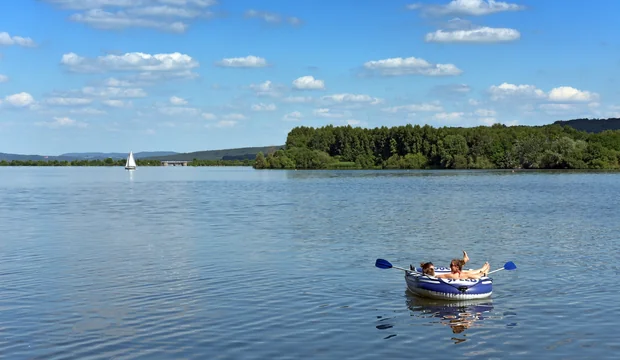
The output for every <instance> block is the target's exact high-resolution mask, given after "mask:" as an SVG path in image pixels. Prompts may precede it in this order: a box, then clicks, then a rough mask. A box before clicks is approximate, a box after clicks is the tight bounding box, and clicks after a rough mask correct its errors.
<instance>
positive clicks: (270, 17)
mask: <svg viewBox="0 0 620 360" xmlns="http://www.w3.org/2000/svg"><path fill="white" fill-rule="evenodd" d="M245 17H246V18H257V19H261V20H263V21H265V22H268V23H273V24H279V23H280V22H282V16H280V15H278V14H276V13H272V12H267V11H258V10H248V11H246V12H245ZM286 22H288V23H289V24H290V25H300V24H301V20H300V19H299V18H297V17H294V16H289V17H286Z"/></svg>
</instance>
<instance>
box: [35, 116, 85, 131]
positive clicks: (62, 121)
mask: <svg viewBox="0 0 620 360" xmlns="http://www.w3.org/2000/svg"><path fill="white" fill-rule="evenodd" d="M53 119H54V121H40V122H35V125H38V126H47V127H49V128H52V129H55V128H61V127H78V128H85V127H87V126H88V124H86V123H83V122H79V121H76V120H74V119H71V118H69V117H66V116H65V117H54V118H53Z"/></svg>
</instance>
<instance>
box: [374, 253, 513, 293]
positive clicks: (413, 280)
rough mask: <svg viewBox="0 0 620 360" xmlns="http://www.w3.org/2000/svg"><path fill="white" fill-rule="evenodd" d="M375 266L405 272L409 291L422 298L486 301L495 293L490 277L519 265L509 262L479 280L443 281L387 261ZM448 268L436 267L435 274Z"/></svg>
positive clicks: (377, 262)
mask: <svg viewBox="0 0 620 360" xmlns="http://www.w3.org/2000/svg"><path fill="white" fill-rule="evenodd" d="M375 266H376V267H378V268H379V269H398V270H402V271H404V272H405V281H406V282H407V289H408V290H409V291H410V292H412V293H414V294H416V295H419V296H421V297H426V298H431V299H439V300H477V299H486V298H488V297H490V296H491V294H492V293H493V279H491V278H490V277H489V276H488V275H491V274H492V273H494V272H497V271H500V270H516V269H517V265H515V264H514V263H513V262H512V261H508V262H507V263H505V264H504V266H503V267H502V268H500V269H497V270H493V271H491V272H489V273H488V274H487V276H484V277H481V278H479V279H458V280H455V279H442V278H437V277H435V276H430V275H426V274H423V273H422V268H421V267H418V268H412V267H410V268H409V269H405V268H402V267H398V266H394V265H392V264H391V263H390V262H389V261H387V260H385V259H377V261H376V262H375ZM449 272H450V269H449V268H447V267H435V274H436V275H440V274H446V273H449Z"/></svg>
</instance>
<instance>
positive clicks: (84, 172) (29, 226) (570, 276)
mask: <svg viewBox="0 0 620 360" xmlns="http://www.w3.org/2000/svg"><path fill="white" fill-rule="evenodd" d="M618 194H620V174H617V173H587V172H586V173H579V172H575V173H569V172H566V173H559V172H528V173H520V172H517V173H509V172H470V171H461V172H457V171H443V172H442V171H438V172H428V171H427V172H411V171H410V172H398V171H394V172H387V171H384V172H373V171H315V172H309V171H255V170H252V169H251V168H194V167H187V168H181V167H171V168H160V167H157V168H146V167H142V168H139V169H138V170H137V171H136V172H134V173H128V172H126V171H125V170H123V169H122V168H70V167H61V168H26V167H23V168H7V167H3V168H0V357H2V358H6V359H110V358H117V359H137V358H140V359H181V358H182V359H298V358H332V359H337V358H340V359H343V358H348V359H379V358H390V359H416V358H452V359H455V358H459V359H463V358H476V359H478V358H479V359H487V358H489V359H490V358H492V359H506V358H515V359H517V358H518V359H521V358H545V359H576V358H592V359H595V358H596V359H602V358H608V359H612V358H617V354H618V351H619V350H620V342H619V341H618V340H617V339H616V331H615V329H616V327H617V326H616V324H617V323H618V321H619V318H618V316H619V315H620V291H619V290H618V286H617V285H616V283H617V282H618V275H619V274H620V270H619V265H618V255H619V254H620V251H619V249H620V245H619V242H618V238H619V237H620V213H619V211H618V210H619V209H620V206H619V205H620V195H618ZM462 249H466V250H467V251H468V253H469V256H470V258H471V264H472V266H476V267H477V266H481V265H482V264H483V263H484V261H489V262H490V263H491V267H492V268H493V269H496V268H499V267H501V266H502V265H503V264H504V263H505V262H506V261H509V260H510V261H514V262H515V263H516V264H517V266H518V270H517V271H511V272H509V271H500V272H498V273H496V274H493V275H492V276H493V278H494V280H495V281H494V294H493V296H492V298H491V299H490V300H486V301H472V302H467V303H462V304H458V305H459V306H456V305H455V304H453V303H443V302H438V301H429V300H422V299H419V298H416V297H415V296H413V295H411V294H409V293H408V292H407V291H406V287H405V281H404V278H403V274H402V272H401V271H399V270H395V269H390V270H380V269H378V268H376V267H374V261H375V259H376V258H379V257H380V258H385V259H388V260H389V261H391V262H392V263H393V264H394V265H398V266H403V267H407V266H409V264H419V263H420V262H421V261H428V260H431V261H433V262H435V264H438V263H439V264H442V265H445V264H448V263H449V261H450V259H451V258H452V257H458V256H461V250H462Z"/></svg>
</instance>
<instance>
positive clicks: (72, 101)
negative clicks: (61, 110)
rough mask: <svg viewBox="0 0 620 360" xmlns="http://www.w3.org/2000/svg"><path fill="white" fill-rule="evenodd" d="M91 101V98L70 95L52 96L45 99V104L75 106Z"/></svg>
mask: <svg viewBox="0 0 620 360" xmlns="http://www.w3.org/2000/svg"><path fill="white" fill-rule="evenodd" d="M91 102H93V100H92V99H87V98H71V97H52V98H49V99H46V100H45V103H46V104H49V105H57V106H76V105H87V104H90V103H91Z"/></svg>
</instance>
